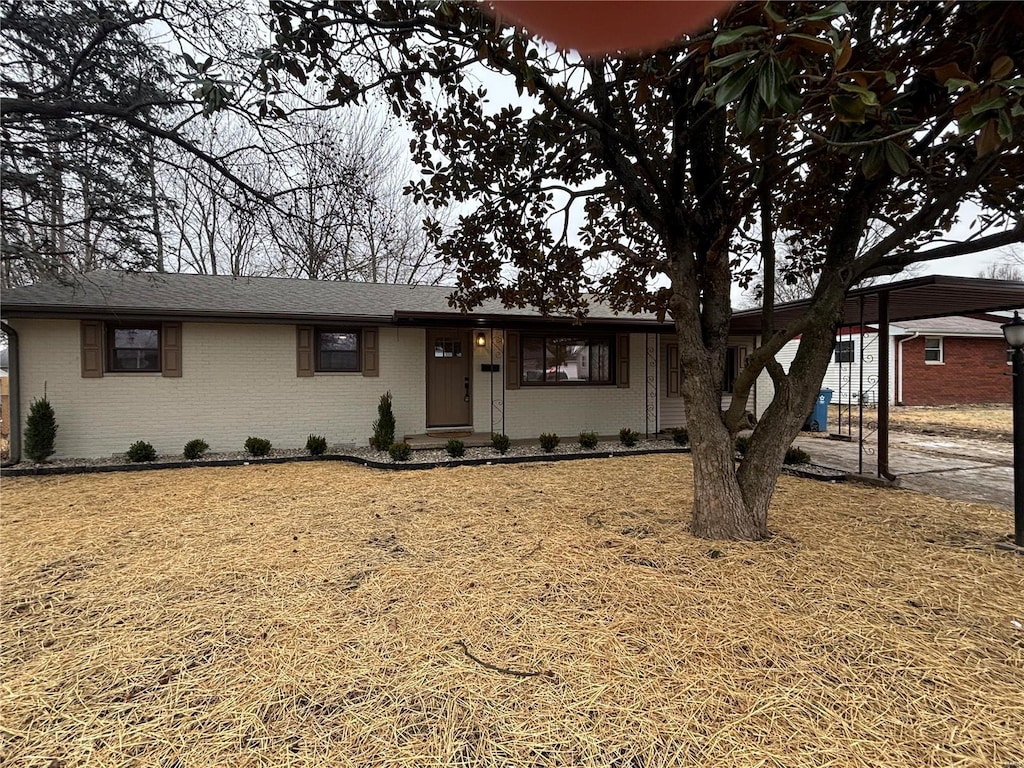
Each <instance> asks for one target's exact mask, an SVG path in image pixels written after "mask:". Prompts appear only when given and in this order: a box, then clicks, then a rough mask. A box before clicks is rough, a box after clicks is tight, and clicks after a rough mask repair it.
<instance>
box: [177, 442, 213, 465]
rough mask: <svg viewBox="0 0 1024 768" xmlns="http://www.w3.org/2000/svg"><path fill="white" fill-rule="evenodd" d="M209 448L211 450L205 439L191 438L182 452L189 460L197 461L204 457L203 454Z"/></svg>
mask: <svg viewBox="0 0 1024 768" xmlns="http://www.w3.org/2000/svg"><path fill="white" fill-rule="evenodd" d="M208 450H210V446H208V445H207V444H206V441H205V440H189V441H188V442H187V443H185V448H184V450H182V453H183V454H184V455H185V458H186V459H188V460H189V461H195V460H196V459H201V458H203V454H204V453H206V452H207V451H208Z"/></svg>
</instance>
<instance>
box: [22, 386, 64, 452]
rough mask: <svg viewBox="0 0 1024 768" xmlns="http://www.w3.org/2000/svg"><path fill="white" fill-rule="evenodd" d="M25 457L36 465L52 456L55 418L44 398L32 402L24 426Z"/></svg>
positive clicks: (55, 426)
mask: <svg viewBox="0 0 1024 768" xmlns="http://www.w3.org/2000/svg"><path fill="white" fill-rule="evenodd" d="M24 440H25V455H26V456H28V457H29V458H30V459H31V460H32V461H34V462H36V463H37V464H38V463H40V462H43V461H46V460H47V459H48V458H50V457H51V456H52V455H53V452H54V450H56V449H55V447H54V445H55V443H56V441H57V417H56V416H55V415H54V412H53V406H52V405H50V401H49V400H47V399H46V398H45V397H43V398H40V399H39V400H33V401H32V405H31V406H30V407H29V411H28V420H27V422H26V424H25V437H24Z"/></svg>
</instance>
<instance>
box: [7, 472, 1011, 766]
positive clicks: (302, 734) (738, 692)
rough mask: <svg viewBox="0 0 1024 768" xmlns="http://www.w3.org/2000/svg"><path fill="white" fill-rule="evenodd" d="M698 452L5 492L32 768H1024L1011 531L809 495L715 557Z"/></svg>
mask: <svg viewBox="0 0 1024 768" xmlns="http://www.w3.org/2000/svg"><path fill="white" fill-rule="evenodd" d="M690 482H691V476H690V469H689V463H688V459H687V458H686V457H683V456H678V455H676V456H649V457H632V458H628V459H614V460H588V461H578V462H565V463H555V464H532V465H519V466H500V467H497V466H496V467H479V468H457V469H447V470H445V469H440V470H430V471H423V472H406V473H399V474H393V473H386V472H379V471H373V470H368V469H365V468H362V467H354V466H350V465H346V464H333V463H324V464H292V465H282V466H264V467H245V468H218V469H191V470H173V471H171V470H169V471H161V472H144V473H125V474H116V475H87V476H80V477H72V478H68V477H53V478H43V479H36V478H22V479H13V480H5V481H4V484H3V485H4V487H3V519H2V533H3V555H4V560H5V566H4V571H3V605H2V611H3V625H2V635H0V640H2V653H3V668H2V676H0V697H2V699H0V700H2V713H0V714H2V717H0V728H2V736H3V752H2V753H0V763H2V764H3V765H5V766H6V765H10V766H68V767H69V766H78V765H83V766H84V765H88V766H133V765H137V766H167V767H170V766H288V765H304V766H325V765H330V766H360V767H364V766H387V767H389V768H391V767H395V768H397V767H398V766H618V767H621V768H626V767H629V768H653V767H654V766H730V767H735V766H787V767H792V766H879V765H887V766H914V767H915V768H920V767H921V766H953V765H955V766H997V767H1001V766H1004V765H1007V764H1017V763H1019V762H1020V761H1022V760H1024V747H1022V746H1021V745H1022V744H1024V725H1022V723H1024V696H1022V695H1021V685H1022V680H1024V631H1022V629H1021V623H1024V600H1022V597H1021V595H1022V594H1024V559H1022V558H1020V557H1018V556H1015V555H1012V554H1010V553H1006V552H1001V551H998V550H996V549H994V548H993V547H992V546H991V542H992V541H994V540H996V539H998V538H1001V537H1002V536H1003V535H1005V533H1006V531H1007V529H1008V526H1009V523H1010V521H1009V520H1008V519H1007V515H1006V513H1005V512H1002V511H998V510H994V509H991V508H987V507H981V506H976V505H971V504H964V503H954V502H947V501H943V500H939V499H935V498H930V497H926V496H921V495H917V494H914V493H911V492H905V491H892V490H878V489H870V488H866V487H857V486H844V485H827V484H823V483H815V482H813V481H807V480H797V479H783V481H782V484H781V488H780V490H779V492H778V494H777V497H776V502H775V507H774V511H773V518H772V524H773V527H774V528H775V529H776V530H778V531H779V535H778V536H776V537H775V538H774V539H772V540H771V541H769V542H765V543H760V544H739V543H711V542H707V541H701V540H697V539H694V538H693V537H691V536H690V535H689V534H688V533H687V531H686V525H685V518H686V517H687V510H688V506H689V503H690V494H691V491H690Z"/></svg>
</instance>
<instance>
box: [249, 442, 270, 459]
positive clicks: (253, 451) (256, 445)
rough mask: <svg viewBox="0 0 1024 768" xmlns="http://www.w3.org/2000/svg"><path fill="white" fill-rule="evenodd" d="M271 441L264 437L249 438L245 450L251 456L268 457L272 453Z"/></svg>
mask: <svg viewBox="0 0 1024 768" xmlns="http://www.w3.org/2000/svg"><path fill="white" fill-rule="evenodd" d="M270 447H271V446H270V441H269V440H267V439H266V438H263V437H247V438H246V439H245V450H246V451H247V452H248V453H249V455H250V456H266V455H267V454H268V453H270Z"/></svg>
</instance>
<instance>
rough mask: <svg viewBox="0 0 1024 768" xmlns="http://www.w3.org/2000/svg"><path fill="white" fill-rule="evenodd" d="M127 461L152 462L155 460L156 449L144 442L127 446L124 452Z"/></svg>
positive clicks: (140, 441)
mask: <svg viewBox="0 0 1024 768" xmlns="http://www.w3.org/2000/svg"><path fill="white" fill-rule="evenodd" d="M125 456H127V457H128V461H153V459H155V458H156V448H154V447H153V446H152V445H150V444H149V443H147V442H146V441H145V440H139V441H137V442H134V443H132V444H131V445H130V446H128V450H127V451H125Z"/></svg>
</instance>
